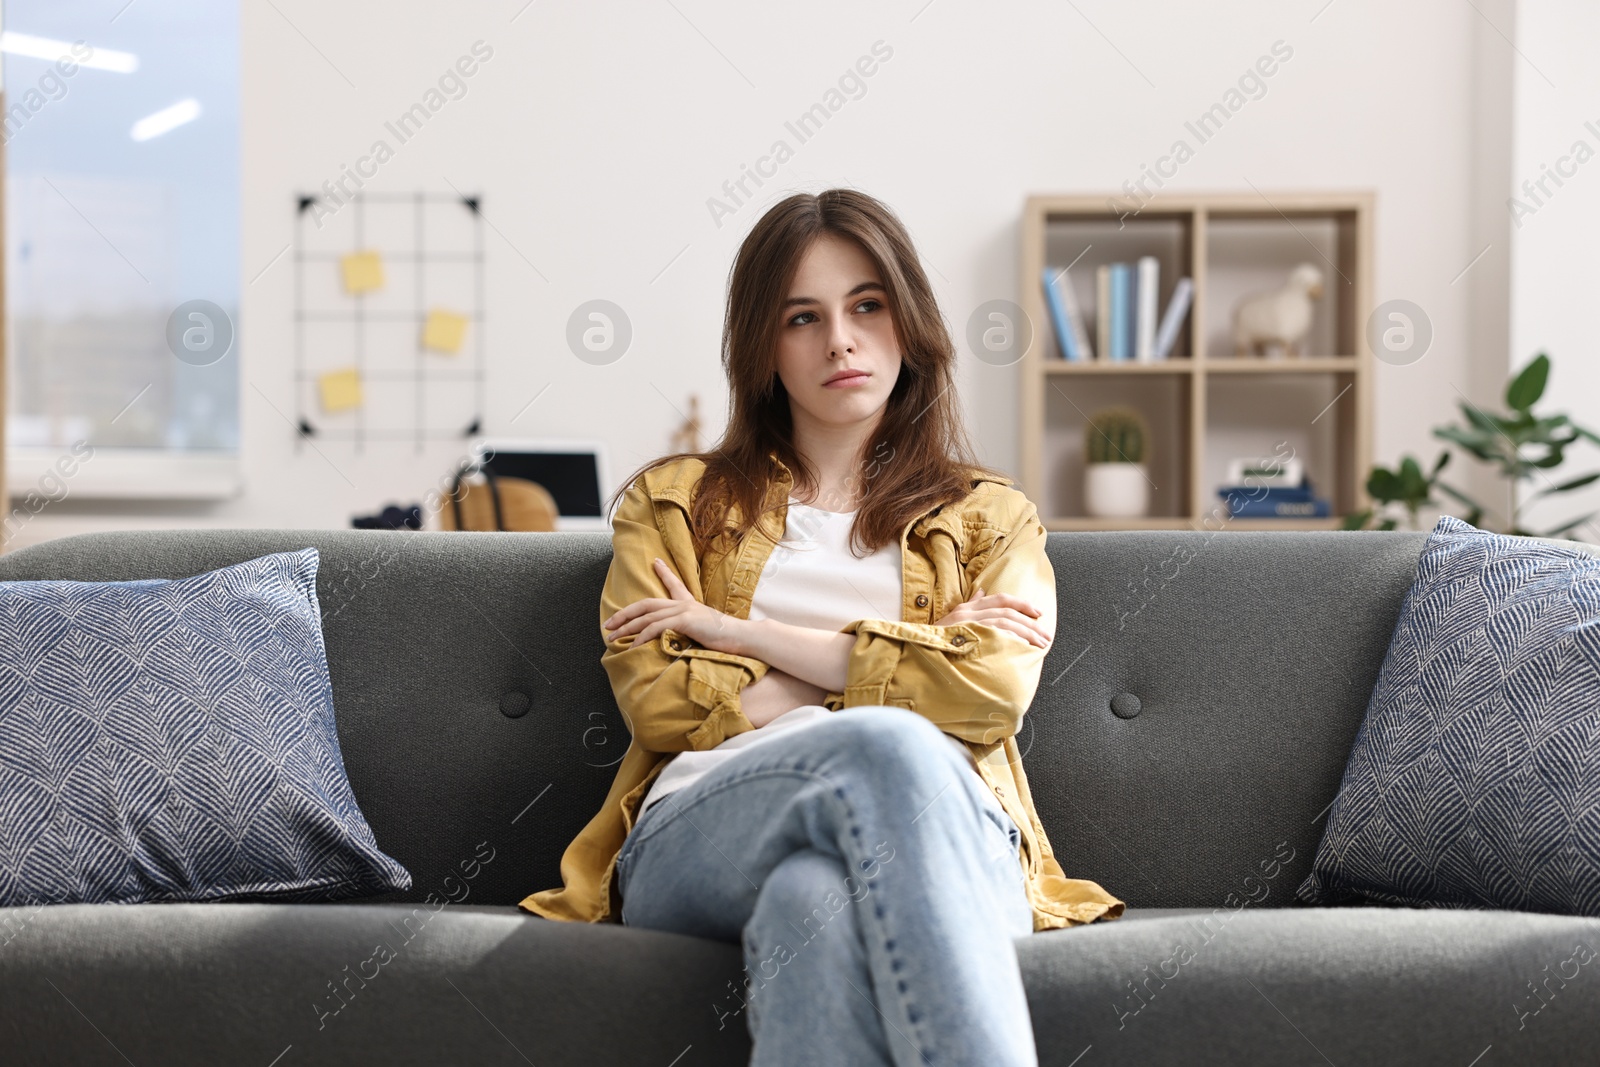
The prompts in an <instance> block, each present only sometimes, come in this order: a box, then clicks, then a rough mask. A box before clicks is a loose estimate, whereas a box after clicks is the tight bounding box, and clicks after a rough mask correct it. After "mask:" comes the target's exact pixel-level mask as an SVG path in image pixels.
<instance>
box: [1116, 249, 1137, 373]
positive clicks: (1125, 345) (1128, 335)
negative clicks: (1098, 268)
mask: <svg viewBox="0 0 1600 1067" xmlns="http://www.w3.org/2000/svg"><path fill="white" fill-rule="evenodd" d="M1133 286H1134V275H1133V265H1132V264H1131V263H1113V264H1111V359H1112V362H1114V363H1125V362H1127V361H1129V360H1131V359H1132V358H1133V329H1132V328H1133V324H1134V323H1133V295H1134V294H1133Z"/></svg>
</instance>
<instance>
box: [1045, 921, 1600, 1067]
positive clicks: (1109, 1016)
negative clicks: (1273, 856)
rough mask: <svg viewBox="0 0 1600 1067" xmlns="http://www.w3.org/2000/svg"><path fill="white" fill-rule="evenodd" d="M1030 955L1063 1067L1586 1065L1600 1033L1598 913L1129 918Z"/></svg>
mask: <svg viewBox="0 0 1600 1067" xmlns="http://www.w3.org/2000/svg"><path fill="white" fill-rule="evenodd" d="M1018 957H1019V961H1020V963H1021V966H1022V973H1023V979H1024V982H1025V983H1026V986H1027V990H1028V1002H1029V1005H1030V1009H1031V1012H1032V1015H1033V1026H1034V1034H1035V1037H1036V1039H1037V1042H1038V1046H1039V1052H1040V1063H1041V1064H1058V1065H1060V1067H1066V1065H1068V1064H1072V1063H1074V1062H1076V1063H1077V1064H1078V1067H1084V1065H1086V1064H1089V1063H1091V1062H1092V1063H1138V1064H1147V1065H1164V1064H1197V1063H1218V1064H1222V1063H1303V1064H1326V1063H1329V1062H1332V1063H1336V1064H1354V1063H1403V1064H1406V1065H1407V1067H1428V1065H1433V1064H1438V1065H1440V1067H1465V1065H1467V1064H1470V1063H1473V1062H1474V1061H1475V1058H1476V1057H1478V1056H1479V1055H1480V1054H1481V1053H1483V1052H1484V1050H1485V1049H1487V1048H1489V1047H1490V1046H1492V1047H1493V1051H1492V1052H1490V1053H1489V1055H1488V1056H1485V1057H1484V1058H1483V1059H1482V1060H1479V1061H1477V1062H1478V1064H1479V1067H1485V1065H1487V1064H1489V1063H1491V1062H1492V1063H1496V1064H1506V1063H1517V1064H1523V1063H1526V1064H1544V1063H1581V1062H1592V1060H1593V1056H1594V1048H1595V1044H1596V1041H1597V1039H1600V919H1591V918H1580V917H1572V916H1564V915H1539V914H1530V913H1525V912H1513V911H1479V910H1468V909H1418V908H1406V907H1392V906H1350V907H1338V908H1321V907H1290V908H1276V909H1268V908H1249V907H1246V908H1244V909H1241V910H1238V911H1233V910H1230V909H1228V908H1216V909H1188V908H1182V909H1138V908H1129V909H1128V910H1127V911H1126V912H1125V913H1124V914H1123V916H1122V918H1121V919H1118V920H1117V921H1115V922H1109V923H1093V924H1091V925H1089V926H1085V927H1079V928H1074V929H1070V930H1053V931H1048V932H1045V933H1040V934H1035V935H1034V936H1033V937H1031V938H1027V939H1025V940H1023V941H1022V942H1020V943H1019V945H1018ZM1533 983H1537V984H1538V990H1537V995H1536V991H1535V988H1534V985H1533ZM1085 1050H1090V1051H1088V1054H1087V1055H1083V1054H1084V1052H1085ZM1080 1055H1083V1058H1082V1060H1077V1059H1076V1057H1078V1056H1080Z"/></svg>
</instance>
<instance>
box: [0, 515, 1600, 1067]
mask: <svg viewBox="0 0 1600 1067" xmlns="http://www.w3.org/2000/svg"><path fill="white" fill-rule="evenodd" d="M1425 539H1426V535H1425V534H1422V533H1398V532H1395V533H1378V532H1361V533H1344V532H1317V533H1304V532H1294V533H1290V532H1231V531H1224V532H1211V533H1208V532H1198V531H1172V532H1137V533H1135V532H1119V533H1072V534H1065V533H1057V534H1052V535H1051V537H1050V545H1049V551H1050V555H1051V561H1052V564H1053V566H1054V568H1055V572H1056V578H1057V581H1058V583H1059V591H1060V599H1059V603H1060V621H1059V624H1058V630H1057V633H1056V639H1055V642H1054V648H1053V650H1052V651H1051V654H1050V659H1049V660H1047V661H1046V664H1045V670H1044V675H1043V680H1042V681H1041V683H1040V688H1039V691H1038V694H1037V696H1036V697H1035V700H1034V703H1033V706H1032V708H1031V710H1030V712H1029V714H1028V716H1027V720H1026V725H1025V726H1024V729H1023V732H1022V734H1021V735H1020V737H1019V742H1020V744H1021V747H1022V749H1023V752H1024V759H1025V761H1026V764H1027V770H1028V776H1029V779H1030V782H1031V783H1032V785H1033V792H1034V799H1035V802H1036V804H1037V806H1038V810H1039V815H1040V818H1041V820H1042V821H1043V822H1044V824H1045V827H1046V830H1047V832H1048V833H1049V835H1050V839H1051V842H1052V844H1053V845H1054V847H1055V851H1056V854H1057V856H1058V858H1059V859H1060V861H1061V863H1062V866H1063V867H1064V868H1065V870H1066V872H1067V873H1068V874H1069V875H1073V876H1082V877H1088V878H1093V879H1095V880H1096V881H1098V882H1100V883H1101V884H1102V885H1104V886H1106V887H1107V888H1108V889H1110V890H1111V891H1112V892H1114V893H1116V894H1117V895H1118V896H1120V897H1122V898H1123V899H1125V900H1126V901H1128V910H1127V912H1126V914H1125V915H1124V916H1123V917H1122V918H1120V919H1117V920H1114V921H1110V922H1099V923H1094V924H1091V925H1089V926H1080V927H1074V928H1071V929H1067V930H1057V931H1051V932H1048V933H1041V934H1035V935H1033V936H1032V937H1029V938H1026V939H1023V940H1021V941H1019V942H1018V954H1019V957H1020V960H1021V965H1022V970H1023V975H1024V979H1025V981H1026V984H1027V988H1028V995H1029V1002H1030V1006H1031V1009H1032V1014H1033V1023H1034V1030H1035V1035H1036V1040H1037V1043H1038V1046H1039V1056H1040V1062H1041V1063H1042V1064H1047V1065H1059V1067H1067V1065H1069V1064H1079V1065H1083V1067H1087V1065H1090V1064H1093V1063H1139V1064H1169V1063H1170V1064H1177V1063H1185V1064H1194V1063H1239V1062H1272V1063H1305V1064H1321V1063H1330V1062H1331V1063H1336V1064H1344V1063H1360V1062H1370V1061H1378V1060H1381V1061H1383V1062H1388V1063H1406V1064H1441V1065H1445V1064H1448V1065H1452V1067H1466V1065H1469V1064H1481V1065H1484V1067H1488V1065H1492V1064H1504V1063H1578V1062H1593V1060H1594V1057H1595V1056H1596V1053H1595V1049H1596V1047H1597V1046H1600V958H1596V953H1597V952H1600V918H1576V917H1568V916H1557V915H1545V914H1532V913H1519V912H1505V911H1490V910H1459V909H1457V910H1441V909H1421V908H1407V907H1394V906H1387V905H1385V906H1365V905H1349V906H1340V907H1332V908H1313V907H1307V906H1303V905H1299V904H1297V903H1296V902H1295V901H1294V892H1295V887H1296V886H1297V885H1298V884H1299V883H1300V882H1301V880H1302V879H1304V878H1305V876H1306V874H1307V872H1308V871H1309V869H1310V865H1311V860H1312V856H1313V854H1314V853H1315V851H1316V848H1317V844H1318V842H1319V840H1320V838H1321V835H1322V831H1323V827H1324V822H1325V817H1326V812H1327V809H1328V806H1329V804H1330V803H1331V801H1332V800H1333V797H1334V794H1335V792H1336V791H1337V789H1338V787H1339V783H1340V777H1341V774H1342V772H1343V769H1344V765H1345V760H1346V757H1347V755H1348V754H1349V752H1350V749H1351V745H1352V742H1353V740H1354V738H1355V735H1356V732H1357V729H1358V727H1359V726H1360V724H1361V720H1362V717H1363V714H1364V712H1365V710H1366V707H1367V701H1368V697H1369V695H1370V694H1371V691H1372V688H1373V684H1374V682H1375V680H1376V677H1377V673H1378V670H1379V667H1380V665H1381V664H1382V662H1383V658H1384V653H1385V651H1386V649H1387V647H1388V642H1389V638H1390V634H1391V632H1392V630H1393V628H1394V624H1395V620H1396V617H1397V614H1398V612H1399V608H1400V604H1401V601H1402V599H1403V597H1404V596H1405V593H1406V591H1407V589H1408V588H1409V586H1410V583H1411V581H1412V577H1413V572H1414V569H1415V566H1416V561H1417V557H1418V554H1419V552H1420V550H1421V548H1422V545H1423V542H1424V541H1425ZM308 545H309V546H315V547H316V548H317V549H318V550H319V551H320V553H321V559H322V567H321V572H320V574H319V579H318V594H319V597H320V599H321V604H322V610H323V630H324V637H325V642H326V646H327V650H328V656H329V665H330V670H331V675H332V679H333V692H334V706H335V713H336V716H337V720H338V731H339V742H340V746H341V749H342V751H343V755H344V760H345V765H346V769H347V771H348V774H349V778H350V782H351V785H352V787H353V789H354V792H355V795H356V798H357V800H358V802H359V804H360V807H361V810H362V812H363V813H364V814H365V816H366V818H367V820H368V822H369V823H370V825H371V827H372V830H373V833H374V835H375V836H376V840H377V842H378V845H379V847H380V848H382V849H383V851H384V852H386V853H387V854H389V855H391V856H393V857H395V859H397V860H398V861H399V862H400V863H402V864H403V865H404V866H405V867H406V868H407V870H409V871H410V872H411V874H412V876H413V883H412V888H411V889H410V890H408V891H405V892H403V893H396V894H391V895H387V896H383V897H371V898H364V899H362V900H359V901H354V902H341V903H323V904H253V903H251V904H246V903H214V904H139V905H112V904H102V905H74V904H66V905H40V906H34V907H16V908H8V909H0V1061H3V1062H5V1063H7V1064H11V1063H15V1064H46V1063H73V1064H98V1063H106V1064H113V1063H115V1064H122V1063H127V1062H132V1063H136V1064H145V1063H163V1064H171V1065H187V1064H207V1065H210V1064H217V1063H230V1064H231V1063H245V1064H259V1065H262V1067H267V1065H274V1067H295V1065H300V1064H323V1063H326V1064H334V1063H339V1064H344V1063H374V1064H397V1065H398V1064H438V1063H452V1062H463V1063H464V1062H470V1063H475V1064H499V1063H505V1064H513V1063H527V1062H531V1063H534V1064H538V1065H540V1067H546V1065H551V1064H604V1065H612V1064H615V1065H632V1064H638V1065H640V1067H667V1065H669V1064H676V1065H679V1067H691V1065H711V1064H727V1065H733V1064H742V1063H745V1062H746V1061H747V1059H748V1057H749V1053H750V1042H749V1039H748V1036H747V1033H746V1031H745V1027H744V1020H743V1016H742V1015H741V1014H736V1013H732V1012H731V1011H730V1008H731V1007H736V1006H737V1001H736V1000H734V999H733V996H732V992H731V990H732V989H735V988H738V986H739V983H740V981H741V979H742V971H743V961H742V958H741V953H740V949H739V946H737V945H732V944H721V943H716V942H709V941H704V940H699V939H695V938H689V937H682V936H677V935H671V934H664V933H659V932H655V931H648V930H634V929H629V928H625V927H620V926H615V925H597V926H591V925H584V924H569V923H555V922H550V921H547V920H544V919H541V918H538V917H536V916H533V915H530V914H528V913H526V912H523V911H521V910H519V909H518V908H517V907H516V901H518V900H520V899H521V898H522V897H524V896H526V895H527V894H528V893H529V892H531V891H533V890H535V889H541V888H546V887H549V886H554V885H557V884H559V873H558V861H559V859H560V856H561V853H562V850H563V849H564V848H565V847H566V845H567V843H568V842H569V841H571V840H572V838H573V837H574V836H575V835H576V833H577V832H578V830H579V829H580V828H581V827H582V826H583V825H584V823H585V822H586V821H587V820H588V819H589V818H590V817H591V816H592V815H593V814H594V812H595V811H596V810H597V808H598V806H599V804H600V803H601V801H602V799H603V798H604V796H605V793H606V790H607V787H608V786H609V784H610V782H611V780H612V777H613V774H614V770H615V763H616V761H617V760H618V759H620V758H621V756H622V754H623V752H624V750H625V749H626V741H627V734H626V732H625V726H624V724H623V722H622V720H621V716H620V714H619V713H618V712H617V709H616V705H615V702H614V701H613V700H612V696H611V693H610V690H609V687H608V683H607V680H606V676H605V674H604V672H603V671H602V670H601V668H600V664H599V657H600V653H601V651H602V646H601V639H600V634H599V629H598V625H599V620H598V617H597V616H596V610H597V607H596V606H597V604H598V602H599V594H600V588H601V585H602V583H603V581H604V578H605V572H606V566H607V563H608V561H609V558H610V542H609V539H608V538H607V537H606V536H605V535H604V534H600V533H536V534H478V533H412V532H380V531H335V532H329V531H222V530H214V531H187V532H162V533H123V534H97V535H86V536H80V537H73V538H68V539H64V540H61V541H56V542H51V543H48V544H44V545H39V546H36V547H34V548H30V549H26V550H23V551H20V552H17V553H14V554H11V555H8V556H5V557H4V558H0V580H16V579H40V578H70V579H79V580H91V581H105V580H126V579H135V578H158V577H159V578H178V577H184V576H188V575H192V574H198V573H200V572H203V571H207V570H211V569H215V568H217V567H221V566H224V565H227V564H232V563H238V562H241V561H243V560H248V559H252V558H255V557H257V556H261V555H265V554H267V553H272V552H283V551H290V550H294V549H299V548H303V547H306V546H308ZM730 983H732V985H730Z"/></svg>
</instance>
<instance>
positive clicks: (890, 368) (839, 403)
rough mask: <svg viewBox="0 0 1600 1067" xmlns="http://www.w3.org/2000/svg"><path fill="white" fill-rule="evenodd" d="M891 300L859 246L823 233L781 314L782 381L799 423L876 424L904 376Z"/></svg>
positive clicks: (802, 264)
mask: <svg viewBox="0 0 1600 1067" xmlns="http://www.w3.org/2000/svg"><path fill="white" fill-rule="evenodd" d="M887 296H888V294H887V292H886V291H885V290H884V288H883V281H882V279H881V278H880V277H879V276H878V269H877V267H876V266H874V265H873V262H872V258H871V257H870V256H868V255H867V253H866V251H865V250H864V249H863V248H862V247H861V246H860V245H858V244H857V243H856V242H854V241H852V240H849V239H848V238H843V237H837V236H835V235H833V234H823V235H821V236H820V237H818V238H817V239H816V240H815V241H813V242H812V243H811V247H810V248H809V249H807V250H806V253H805V255H804V256H803V257H802V258H801V260H800V267H799V269H798V270H797V271H795V276H794V282H793V283H792V284H791V285H790V287H789V292H788V295H787V297H786V299H785V300H784V305H783V308H782V309H781V310H780V312H779V313H780V314H781V315H782V317H783V321H782V326H781V327H780V328H779V332H778V378H779V380H780V381H782V382H783V387H784V388H785V389H786V390H788V392H789V404H790V410H791V412H793V415H794V420H795V425H796V426H799V425H800V424H801V422H802V420H803V419H807V418H809V420H810V421H813V422H816V423H822V424H826V425H828V426H832V427H845V426H851V425H856V424H859V423H862V422H866V421H869V420H870V421H872V422H874V423H875V422H876V420H877V419H878V417H879V416H880V415H881V414H882V412H883V409H884V407H885V406H886V405H887V404H888V402H889V393H890V391H891V390H892V389H894V383H895V380H896V379H897V378H899V376H900V343H899V339H898V337H897V335H896V333H895V328H894V317H893V316H892V315H891V314H890V313H889V305H888V304H887V302H886V300H887ZM847 371H848V372H851V376H850V377H845V378H842V379H840V378H838V376H839V375H840V374H842V373H844V372H847ZM835 379H837V380H835ZM830 380H831V381H832V384H829V383H830Z"/></svg>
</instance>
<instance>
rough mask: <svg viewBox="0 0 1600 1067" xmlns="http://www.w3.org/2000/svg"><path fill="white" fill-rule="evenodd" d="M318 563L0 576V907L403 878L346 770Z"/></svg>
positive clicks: (314, 892) (283, 896) (364, 885)
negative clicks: (118, 578)
mask: <svg viewBox="0 0 1600 1067" xmlns="http://www.w3.org/2000/svg"><path fill="white" fill-rule="evenodd" d="M317 562H318V556H317V550H316V549H314V548H307V549H304V550H302V551H299V552H283V553H279V554H277V555H271V556H262V557H261V558H260V559H254V560H251V561H249V562H248V563H240V564H238V565H236V566H232V567H224V568H222V569H221V570H216V571H211V572H210V573H208V574H201V575H197V576H195V577H193V578H181V579H178V580H176V581H167V580H153V581H138V582H67V581H46V582H0V906H10V905H20V904H33V903H46V902H48V903H60V904H65V903H120V904H133V903H141V902H145V901H180V900H282V901H314V900H336V899H340V898H344V897H353V896H360V895H364V894H373V893H385V892H389V891H391V890H397V889H407V888H410V886H411V875H410V874H409V873H408V872H407V871H406V869H405V868H404V867H402V866H400V864H398V863H396V862H395V861H394V860H393V859H391V858H389V857H388V856H386V855H384V854H383V853H382V852H380V851H379V850H378V845H377V842H376V841H374V840H373V836H372V830H371V828H370V827H369V826H368V825H367V821H366V819H365V818H364V817H363V816H362V814H361V811H360V809H359V808H357V807H356V800H355V795H354V794H353V793H352V792H351V790H350V783H349V781H348V780H347V779H346V777H345V770H344V760H343V757H342V756H341V755H340V753H339V739H338V735H337V734H336V733H335V731H334V718H333V695H332V689H331V686H330V685H329V682H328V663H327V654H326V652H325V651H324V649H323V645H322V625H321V618H320V614H319V610H318V606H317V588H316V580H317Z"/></svg>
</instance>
